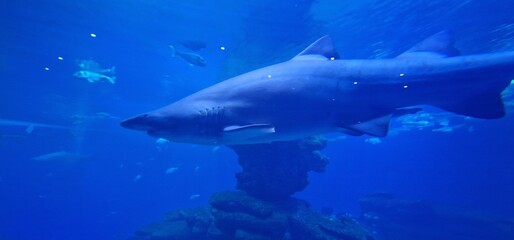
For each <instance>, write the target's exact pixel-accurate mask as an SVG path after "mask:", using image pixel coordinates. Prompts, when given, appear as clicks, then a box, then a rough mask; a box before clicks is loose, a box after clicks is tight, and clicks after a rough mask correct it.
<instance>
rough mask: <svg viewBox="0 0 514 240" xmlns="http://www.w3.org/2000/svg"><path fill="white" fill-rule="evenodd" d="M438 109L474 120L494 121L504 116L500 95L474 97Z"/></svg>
mask: <svg viewBox="0 0 514 240" xmlns="http://www.w3.org/2000/svg"><path fill="white" fill-rule="evenodd" d="M437 106H438V107H440V108H442V109H444V110H446V111H450V112H453V113H457V114H460V115H465V116H469V117H474V118H482V119H496V118H501V117H503V116H505V107H504V104H503V100H502V98H501V95H500V94H497V93H489V94H482V95H479V96H474V97H472V98H469V99H467V100H466V101H463V102H459V103H456V104H450V105H437Z"/></svg>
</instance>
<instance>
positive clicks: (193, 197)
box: [189, 194, 200, 200]
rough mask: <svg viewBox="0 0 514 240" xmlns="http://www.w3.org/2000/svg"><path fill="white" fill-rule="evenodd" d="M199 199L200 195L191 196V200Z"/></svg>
mask: <svg viewBox="0 0 514 240" xmlns="http://www.w3.org/2000/svg"><path fill="white" fill-rule="evenodd" d="M199 197H200V194H193V195H191V196H189V199H190V200H195V199H197V198H199Z"/></svg>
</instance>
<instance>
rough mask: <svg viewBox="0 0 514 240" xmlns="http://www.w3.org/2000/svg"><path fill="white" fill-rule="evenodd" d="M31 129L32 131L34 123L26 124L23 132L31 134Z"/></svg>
mask: <svg viewBox="0 0 514 240" xmlns="http://www.w3.org/2000/svg"><path fill="white" fill-rule="evenodd" d="M32 131H34V124H30V125H29V126H27V128H26V129H25V132H26V133H28V134H31V133H32Z"/></svg>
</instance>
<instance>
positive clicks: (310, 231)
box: [131, 191, 373, 240]
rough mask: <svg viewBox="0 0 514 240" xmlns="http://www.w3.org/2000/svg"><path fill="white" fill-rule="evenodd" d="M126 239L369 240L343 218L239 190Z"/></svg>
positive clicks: (290, 200)
mask: <svg viewBox="0 0 514 240" xmlns="http://www.w3.org/2000/svg"><path fill="white" fill-rule="evenodd" d="M131 239H132V240H179V239H193V240H194V239H202V240H211V239H212V240H221V239H223V240H242V239H245V240H253V239H255V240H281V239H283V240H289V239H298V240H302V239H309V240H317V239H319V240H322V239H323V240H338V239H339V240H371V239H373V238H372V237H371V235H370V234H369V233H368V232H367V231H366V230H365V229H363V228H362V227H361V226H360V225H359V224H357V223H356V222H355V221H354V220H353V219H351V218H349V217H347V216H340V217H331V216H323V215H321V214H319V213H317V212H315V211H314V210H312V209H311V208H310V206H309V204H307V203H306V202H304V201H302V200H299V199H295V198H287V199H284V200H281V201H276V202H269V201H265V200H260V199H257V198H255V197H252V196H250V195H248V194H247V193H245V192H242V191H227V192H219V193H215V194H213V195H212V197H211V199H210V206H208V207H202V208H191V209H181V210H177V211H174V212H171V213H168V214H167V215H166V217H165V218H164V220H162V221H160V222H156V223H151V224H149V225H146V226H144V227H142V228H141V229H139V230H137V231H136V233H135V235H134V236H133V237H132V238H131Z"/></svg>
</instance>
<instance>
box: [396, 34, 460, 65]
mask: <svg viewBox="0 0 514 240" xmlns="http://www.w3.org/2000/svg"><path fill="white" fill-rule="evenodd" d="M453 43H454V41H453V39H452V37H451V36H450V34H449V33H448V32H447V31H442V32H438V33H436V34H434V35H432V36H431V37H429V38H427V39H425V40H423V41H422V42H420V43H418V44H416V45H415V46H414V47H412V48H410V49H409V50H407V51H406V52H404V53H402V54H400V55H399V56H398V57H397V58H411V57H453V56H457V55H459V51H458V50H457V49H455V47H454V46H453Z"/></svg>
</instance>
